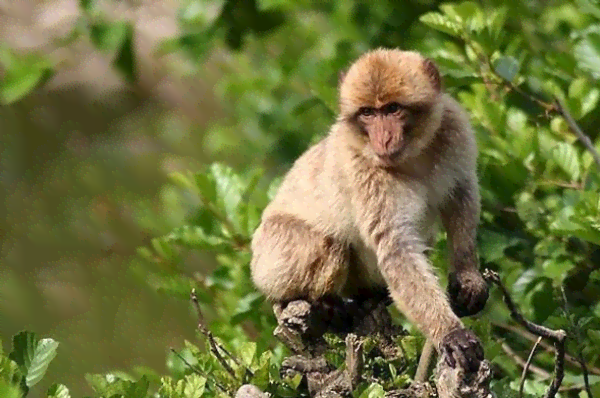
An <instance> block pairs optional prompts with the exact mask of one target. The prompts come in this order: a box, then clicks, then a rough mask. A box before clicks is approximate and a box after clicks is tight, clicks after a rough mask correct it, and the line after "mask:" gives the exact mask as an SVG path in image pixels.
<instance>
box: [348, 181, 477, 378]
mask: <svg viewBox="0 0 600 398" xmlns="http://www.w3.org/2000/svg"><path fill="white" fill-rule="evenodd" d="M372 182H374V183H375V184H377V182H376V181H372ZM379 184H381V185H379V187H378V188H377V189H374V190H372V189H368V188H369V186H366V187H365V189H359V190H357V192H358V195H359V196H360V197H359V198H357V200H356V201H355V206H356V207H355V209H356V213H357V214H356V215H357V222H358V225H359V228H360V232H361V235H362V236H363V238H364V239H365V241H366V242H367V243H368V244H369V245H370V246H371V247H372V248H373V249H374V250H375V253H376V255H377V260H378V266H379V268H380V270H381V273H382V275H383V277H384V279H385V281H386V284H387V285H388V288H389V290H390V295H391V296H392V298H393V300H394V302H395V304H396V306H397V307H398V309H399V310H400V311H402V313H403V314H404V315H405V316H406V317H407V318H408V319H409V320H410V321H411V322H413V323H414V324H415V325H416V326H417V327H418V328H419V329H420V330H421V331H422V332H423V333H424V334H425V335H426V336H427V337H428V338H430V339H431V340H432V341H433V343H434V344H435V345H436V348H437V349H438V351H440V352H441V353H444V354H446V355H445V357H446V360H447V361H448V362H449V364H450V365H451V366H454V364H455V363H456V362H460V363H461V365H462V366H463V367H464V368H465V369H470V370H474V369H477V367H478V366H479V362H480V361H481V360H482V359H483V349H482V347H481V343H480V342H479V340H478V339H477V337H476V336H475V335H474V334H473V333H472V332H470V331H469V330H467V329H465V328H464V326H463V325H462V323H461V321H460V319H459V318H458V317H457V316H456V314H455V313H454V312H453V311H452V309H451V307H450V304H449V302H448V300H447V298H446V295H445V293H444V291H443V290H442V288H441V287H440V285H439V283H438V281H437V278H436V277H435V274H434V273H433V270H432V267H431V266H430V264H429V261H428V259H427V257H426V255H425V253H424V250H425V245H424V244H423V242H422V239H421V237H420V236H419V234H418V232H417V230H418V229H417V220H418V219H419V215H420V213H422V212H424V211H425V209H426V205H425V203H424V199H423V198H424V197H425V196H424V195H419V194H413V191H411V190H410V189H407V190H402V191H400V192H397V193H398V194H391V192H390V190H394V189H393V188H390V186H389V185H388V187H387V189H386V187H385V185H383V184H384V183H382V182H381V181H380V182H379ZM368 185H370V186H371V187H373V185H371V184H368ZM382 192H385V193H386V194H385V195H382V194H381V193H382Z"/></svg>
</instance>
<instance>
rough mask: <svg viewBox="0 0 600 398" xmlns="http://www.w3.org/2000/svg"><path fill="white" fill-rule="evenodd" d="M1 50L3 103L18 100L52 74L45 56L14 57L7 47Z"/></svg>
mask: <svg viewBox="0 0 600 398" xmlns="http://www.w3.org/2000/svg"><path fill="white" fill-rule="evenodd" d="M2 52H3V53H2V56H1V57H0V63H1V64H2V66H3V67H4V75H3V76H2V80H0V101H2V103H3V104H4V105H9V104H12V103H14V102H16V101H18V100H20V99H21V98H23V97H24V96H26V95H27V94H29V93H30V92H31V91H33V90H34V89H35V88H36V87H38V86H39V85H41V84H43V83H44V82H46V81H47V80H48V79H49V78H50V77H51V76H52V75H53V69H52V65H51V63H50V61H49V60H48V59H46V58H43V57H39V56H37V55H35V54H34V55H27V56H22V57H16V56H14V55H12V54H11V53H10V50H8V49H3V51H2Z"/></svg>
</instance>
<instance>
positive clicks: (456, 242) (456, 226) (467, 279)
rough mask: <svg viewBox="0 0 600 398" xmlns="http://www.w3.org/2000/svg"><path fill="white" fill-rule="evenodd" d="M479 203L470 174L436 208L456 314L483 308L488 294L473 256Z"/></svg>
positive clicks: (469, 312) (466, 314) (474, 311)
mask: <svg viewBox="0 0 600 398" xmlns="http://www.w3.org/2000/svg"><path fill="white" fill-rule="evenodd" d="M479 206H480V205H479V192H478V188H477V181H476V179H475V177H472V178H471V179H463V180H461V181H459V182H458V184H457V186H456V187H455V189H454V191H453V192H452V194H451V195H450V196H449V198H448V200H447V202H446V203H445V204H444V206H443V207H442V208H441V209H440V210H441V215H442V221H443V223H444V227H445V229H446V231H447V233H448V246H449V248H450V258H451V269H452V271H451V272H450V274H449V276H448V296H449V298H450V304H451V305H452V309H453V310H454V312H455V313H456V314H457V315H458V316H460V317H464V316H470V315H475V314H477V313H478V312H480V311H481V310H483V308H484V307H485V303H486V302H487V299H488V297H489V292H488V286H487V283H486V282H485V280H484V279H483V277H482V276H481V273H480V272H479V260H478V258H477V247H476V234H477V224H478V222H479Z"/></svg>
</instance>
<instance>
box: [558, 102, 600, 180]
mask: <svg viewBox="0 0 600 398" xmlns="http://www.w3.org/2000/svg"><path fill="white" fill-rule="evenodd" d="M554 108H555V109H556V112H558V113H559V114H560V115H561V116H562V117H563V118H564V119H565V121H566V122H567V125H568V126H569V128H570V129H571V131H573V133H575V135H576V136H577V138H579V141H581V143H582V144H583V145H584V146H585V147H586V148H587V150H588V151H589V152H590V154H591V155H592V157H593V158H594V161H595V162H596V166H598V168H600V154H598V151H597V150H596V147H594V144H593V143H592V140H590V137H588V136H587V135H586V134H585V133H584V132H583V130H581V128H580V127H579V125H578V124H577V122H576V121H575V119H573V116H571V113H570V112H569V110H568V109H567V106H566V105H565V104H564V102H563V101H562V100H560V99H559V98H558V97H555V98H554Z"/></svg>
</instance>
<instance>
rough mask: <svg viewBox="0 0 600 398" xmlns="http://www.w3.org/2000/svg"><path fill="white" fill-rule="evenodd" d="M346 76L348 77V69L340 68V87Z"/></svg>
mask: <svg viewBox="0 0 600 398" xmlns="http://www.w3.org/2000/svg"><path fill="white" fill-rule="evenodd" d="M345 78H346V71H345V70H340V71H339V72H338V87H340V86H341V85H342V83H343V82H344V79H345Z"/></svg>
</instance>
